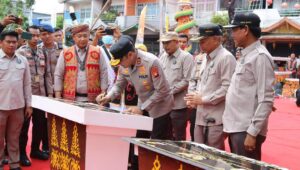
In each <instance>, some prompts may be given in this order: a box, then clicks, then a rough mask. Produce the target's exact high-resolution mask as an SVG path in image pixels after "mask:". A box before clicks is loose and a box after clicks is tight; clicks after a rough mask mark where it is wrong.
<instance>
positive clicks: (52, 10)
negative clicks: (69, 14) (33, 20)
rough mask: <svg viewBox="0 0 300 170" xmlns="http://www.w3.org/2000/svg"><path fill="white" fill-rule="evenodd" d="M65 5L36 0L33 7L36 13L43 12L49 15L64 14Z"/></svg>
mask: <svg viewBox="0 0 300 170" xmlns="http://www.w3.org/2000/svg"><path fill="white" fill-rule="evenodd" d="M63 10H64V5H63V4H60V3H58V0H35V4H34V5H33V11H34V12H41V13H47V14H56V13H62V12H63Z"/></svg>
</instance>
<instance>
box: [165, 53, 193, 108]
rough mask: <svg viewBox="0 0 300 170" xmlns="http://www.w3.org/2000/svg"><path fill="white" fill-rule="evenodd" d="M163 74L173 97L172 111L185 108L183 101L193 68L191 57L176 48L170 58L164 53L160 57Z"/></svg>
mask: <svg viewBox="0 0 300 170" xmlns="http://www.w3.org/2000/svg"><path fill="white" fill-rule="evenodd" d="M160 62H161V64H162V67H163V70H164V73H165V74H166V77H167V80H168V82H169V84H170V86H171V90H172V93H173V95H174V108H173V109H174V110H175V109H183V108H186V101H185V100H183V98H184V96H185V95H186V94H187V89H188V85H189V81H190V78H191V71H192V68H193V67H194V66H193V65H194V63H193V56H192V55H191V54H190V53H188V52H185V51H183V50H181V49H180V48H178V49H177V50H176V51H175V53H174V54H172V56H169V54H167V53H166V52H165V53H164V54H163V55H162V56H161V57H160Z"/></svg>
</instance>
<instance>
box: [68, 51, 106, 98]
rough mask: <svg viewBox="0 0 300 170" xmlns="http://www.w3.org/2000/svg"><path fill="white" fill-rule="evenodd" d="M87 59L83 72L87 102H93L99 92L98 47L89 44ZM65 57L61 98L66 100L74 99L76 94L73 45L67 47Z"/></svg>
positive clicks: (75, 61)
mask: <svg viewBox="0 0 300 170" xmlns="http://www.w3.org/2000/svg"><path fill="white" fill-rule="evenodd" d="M88 49H89V51H88V55H87V60H86V64H85V72H86V79H87V89H88V100H89V102H95V99H96V97H97V95H99V94H100V93H101V87H100V65H99V60H100V57H101V56H100V53H99V49H98V48H97V47H94V46H91V45H90V46H89V48H88ZM64 58H65V75H64V87H63V98H64V99H68V100H75V97H76V96H75V94H76V82H77V71H78V62H77V58H76V53H75V46H72V47H70V48H68V49H67V50H66V51H65V52H64Z"/></svg>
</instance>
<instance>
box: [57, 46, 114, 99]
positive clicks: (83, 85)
mask: <svg viewBox="0 0 300 170" xmlns="http://www.w3.org/2000/svg"><path fill="white" fill-rule="evenodd" d="M75 50H77V53H78V55H79V58H80V60H81V61H83V59H84V57H85V56H86V53H87V50H88V49H87V47H86V48H84V49H80V48H78V47H77V46H76V45H75ZM99 53H100V49H99ZM100 54H101V53H100ZM99 66H100V75H99V76H100V83H101V91H102V92H105V91H106V89H107V87H108V76H107V64H106V61H105V58H104V56H100V59H99ZM77 67H78V69H77V70H78V72H77V80H76V81H77V82H76V93H80V94H87V79H86V72H85V70H86V69H85V70H84V71H82V70H80V69H79V67H80V65H79V63H78V66H77ZM64 72H65V59H64V53H63V51H62V52H61V54H60V56H59V58H58V61H57V65H56V68H55V73H54V90H55V91H60V92H61V91H62V90H63V79H64ZM76 101H87V97H76Z"/></svg>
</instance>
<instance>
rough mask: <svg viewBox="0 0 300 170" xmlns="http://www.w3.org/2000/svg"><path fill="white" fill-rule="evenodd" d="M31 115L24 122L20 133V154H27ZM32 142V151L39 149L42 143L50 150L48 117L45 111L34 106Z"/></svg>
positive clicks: (45, 148) (44, 147)
mask: <svg viewBox="0 0 300 170" xmlns="http://www.w3.org/2000/svg"><path fill="white" fill-rule="evenodd" d="M30 120H31V117H30V118H28V119H26V120H25V121H24V123H23V127H22V130H21V134H20V154H21V155H25V154H26V145H27V141H28V130H29V125H30ZM32 125H33V126H32V142H31V151H38V150H39V149H40V144H41V142H42V144H43V146H42V147H43V150H49V145H48V130H47V118H46V116H45V112H44V111H42V110H39V109H36V108H33V113H32Z"/></svg>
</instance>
